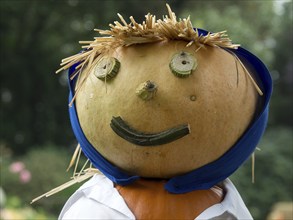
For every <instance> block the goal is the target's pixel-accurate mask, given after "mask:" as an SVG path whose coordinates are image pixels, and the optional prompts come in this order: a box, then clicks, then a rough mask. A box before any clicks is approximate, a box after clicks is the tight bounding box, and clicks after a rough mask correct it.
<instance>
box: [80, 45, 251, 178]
mask: <svg viewBox="0 0 293 220" xmlns="http://www.w3.org/2000/svg"><path fill="white" fill-rule="evenodd" d="M196 50H197V47H196V46H194V45H192V46H190V47H186V42H184V41H179V40H176V41H175V40H174V41H172V40H169V41H162V42H156V43H150V44H141V45H131V46H129V47H123V46H121V47H118V48H116V49H114V50H113V51H112V52H109V53H107V54H104V55H103V57H105V58H111V60H117V61H119V70H118V71H117V69H116V70H115V71H116V72H115V74H112V76H111V78H109V79H108V78H106V79H102V80H101V79H100V78H98V77H97V71H100V70H97V68H93V69H92V71H91V72H90V75H89V76H88V77H87V78H86V79H85V82H84V84H83V85H82V87H81V88H80V91H79V93H78V94H77V96H76V109H77V114H78V118H79V122H80V125H81V128H82V130H83V132H84V134H85V136H86V137H87V139H88V140H89V142H90V143H91V144H92V145H93V146H94V147H95V148H96V149H97V151H98V152H99V153H100V154H101V155H103V156H104V157H105V158H106V159H107V160H108V161H110V162H111V163H112V164H114V165H115V166H117V167H119V168H121V169H122V170H124V171H126V172H127V173H129V174H135V175H140V176H143V177H155V178H170V177H173V176H176V175H180V174H184V173H186V172H188V171H191V170H194V169H196V168H198V167H201V166H203V165H205V164H207V163H209V162H212V161H214V160H216V159H217V158H219V157H220V156H221V155H223V154H224V153H225V152H226V151H227V150H228V149H229V148H230V147H231V146H233V145H234V144H235V142H236V141H237V140H238V139H239V137H240V136H241V135H242V134H243V132H244V131H245V130H246V128H247V127H248V125H249V123H250V121H251V119H252V117H253V114H254V112H255V108H256V102H257V93H256V90H255V88H254V87H253V85H252V83H251V80H249V78H248V76H247V74H246V73H245V71H244V69H243V68H242V66H241V65H240V63H239V62H238V61H237V60H236V59H235V57H234V56H233V55H231V54H230V53H228V52H227V51H225V50H224V49H221V48H219V47H209V46H207V47H206V48H204V49H200V50H198V51H196ZM182 53H183V54H188V56H189V58H190V59H191V60H194V62H195V63H196V65H192V67H191V72H190V74H187V76H184V77H180V76H179V77H178V75H176V74H174V72H172V69H171V65H172V60H174V56H175V57H176V56H177V55H178V54H182ZM176 54H177V55H176ZM112 58H115V59H112ZM109 60H110V59H109ZM175 61H176V60H175ZM187 61H188V60H187ZM176 62H179V61H176ZM237 63H238V64H237ZM110 64H111V63H110ZM110 64H109V65H110ZM97 65H99V64H97ZM176 65H177V64H176ZM182 65H184V63H182ZM176 67H178V65H177V66H176ZM105 68H107V67H106V65H105ZM98 69H99V68H98ZM187 69H188V68H187ZM183 70H184V71H186V69H184V68H183ZM183 70H182V71H183ZM84 77H85V76H84V75H83V74H82V73H81V75H80V78H79V80H83V78H84ZM146 82H151V85H148V86H149V87H150V88H152V87H156V92H155V93H154V94H152V96H151V97H150V98H148V99H144V98H142V97H141V96H139V95H138V92H137V91H138V90H139V89H140V88H141V85H142V84H143V83H146ZM113 117H116V118H118V117H121V119H122V121H121V123H123V124H124V125H125V126H126V125H127V126H128V127H127V128H128V129H129V130H130V131H131V132H134V133H135V134H134V136H135V137H137V136H139V135H142V136H143V137H145V136H147V137H149V136H151V135H153V136H155V137H158V140H159V142H149V141H147V142H146V144H145V145H144V146H142V145H140V144H137V143H136V142H133V141H131V140H129V137H124V135H125V133H122V135H120V136H119V135H117V132H115V131H114V130H113V128H112V127H113V126H112V127H111V126H110V124H111V120H112V119H113ZM112 123H113V120H112ZM177 128H184V129H185V130H186V129H187V130H188V132H186V133H184V134H182V135H181V136H180V135H179V136H178V137H174V136H176V135H177V134H178V132H177V133H176V132H173V130H174V129H175V130H176V129H177ZM119 129H120V130H121V129H122V128H121V127H118V130H119ZM172 129H173V130H172ZM179 130H180V129H179ZM160 132H163V133H164V132H165V133H167V132H169V134H170V137H171V138H166V137H164V138H161V139H160V137H161V136H162V133H160ZM130 136H131V135H130Z"/></svg>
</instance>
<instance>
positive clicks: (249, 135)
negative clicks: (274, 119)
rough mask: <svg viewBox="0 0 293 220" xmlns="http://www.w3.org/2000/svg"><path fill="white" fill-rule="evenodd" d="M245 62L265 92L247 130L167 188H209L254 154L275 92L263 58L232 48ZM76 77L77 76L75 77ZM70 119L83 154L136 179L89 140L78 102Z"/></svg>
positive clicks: (115, 176)
mask: <svg viewBox="0 0 293 220" xmlns="http://www.w3.org/2000/svg"><path fill="white" fill-rule="evenodd" d="M197 30H198V32H199V34H202V35H206V34H207V33H208V32H207V31H205V30H201V29H197ZM231 51H232V52H233V53H234V54H236V55H237V57H238V58H239V59H241V60H242V61H243V62H244V63H248V64H249V65H250V66H251V67H252V68H253V69H254V74H255V77H256V79H257V82H258V86H259V87H260V88H261V90H262V91H263V93H264V95H263V105H262V107H261V109H260V111H259V113H258V115H257V116H256V117H255V119H254V121H253V122H252V123H251V125H250V127H249V128H248V129H247V130H246V131H245V133H244V134H243V135H242V137H241V138H240V139H239V140H238V141H237V142H236V143H235V144H234V146H232V147H231V148H230V149H229V150H228V151H227V152H226V153H225V154H223V155H222V156H221V157H220V158H218V159H217V160H215V161H213V162H211V163H208V164H206V165H204V166H202V167H200V168H197V169H195V170H193V171H191V172H188V173H186V174H184V175H180V176H176V177H173V178H171V179H170V180H169V181H168V182H167V183H166V184H165V189H166V190H167V191H169V192H171V193H186V192H190V191H193V190H199V189H209V188H211V187H212V186H214V185H216V184H217V183H219V182H221V181H222V180H224V179H226V178H227V177H229V176H230V175H231V174H232V173H233V172H235V171H236V170H237V169H238V168H239V167H240V166H241V165H242V164H243V163H244V162H245V161H246V160H247V159H248V157H249V156H250V155H251V154H252V153H253V151H254V150H255V148H256V145H257V144H258V142H259V141H260V139H261V137H262V135H263V133H264V130H265V127H266V124H267V120H268V112H269V100H270V97H271V93H272V80H271V77H270V74H269V71H268V70H267V68H266V66H265V65H264V64H263V63H262V61H261V60H260V59H258V58H257V57H256V56H254V55H253V54H251V53H250V52H249V51H247V50H245V49H244V48H241V47H239V48H238V49H236V50H235V49H233V50H231ZM77 65H78V64H76V65H74V66H72V67H71V68H70V69H69V71H68V74H69V79H70V76H71V75H72V74H73V73H74V71H75V68H76V66H77ZM75 78H77V77H75ZM74 86H75V80H69V87H70V94H69V102H71V100H72V97H73V96H74ZM69 115H70V121H71V125H72V129H73V132H74V134H75V136H76V138H77V140H78V142H79V143H80V146H81V148H82V151H83V153H84V154H85V155H86V157H88V159H89V160H90V161H91V162H92V164H93V165H94V166H95V167H96V168H97V169H99V170H100V171H101V172H102V173H103V174H104V175H105V176H107V177H108V178H109V179H110V180H112V181H113V182H114V183H117V184H120V185H127V184H130V183H132V182H133V181H135V180H137V179H138V178H139V176H130V175H128V174H127V173H124V172H123V171H121V170H120V169H119V168H118V167H116V166H114V165H113V164H111V163H110V162H109V161H107V160H106V159H105V158H104V157H103V156H102V155H101V154H100V153H99V152H98V151H97V150H96V149H95V148H94V147H93V146H92V145H91V143H90V142H89V141H88V140H87V138H86V136H85V135H84V133H83V131H82V129H81V126H80V124H79V120H78V116H77V113H76V108H75V103H73V105H72V106H71V107H69Z"/></svg>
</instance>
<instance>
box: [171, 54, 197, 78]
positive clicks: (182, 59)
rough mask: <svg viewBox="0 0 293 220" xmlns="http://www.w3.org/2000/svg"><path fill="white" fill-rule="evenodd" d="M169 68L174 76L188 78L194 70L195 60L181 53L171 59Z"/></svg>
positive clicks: (190, 55) (191, 56)
mask: <svg viewBox="0 0 293 220" xmlns="http://www.w3.org/2000/svg"><path fill="white" fill-rule="evenodd" d="M169 67H170V69H171V71H172V73H173V74H174V75H175V76H177V77H180V78H184V77H188V76H189V75H190V74H191V73H192V71H193V70H195V69H196V67H197V60H196V59H195V57H194V56H193V55H192V54H190V53H188V52H185V51H182V52H180V53H176V54H175V55H174V56H173V57H172V59H171V62H170V64H169Z"/></svg>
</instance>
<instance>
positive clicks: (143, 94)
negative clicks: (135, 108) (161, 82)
mask: <svg viewBox="0 0 293 220" xmlns="http://www.w3.org/2000/svg"><path fill="white" fill-rule="evenodd" d="M157 90H158V86H157V85H156V83H155V82H152V81H150V80H148V81H145V82H143V83H141V84H139V86H138V87H137V89H136V95H137V96H138V97H139V98H141V99H142V100H144V101H148V100H151V99H152V98H154V97H155V95H156V93H157Z"/></svg>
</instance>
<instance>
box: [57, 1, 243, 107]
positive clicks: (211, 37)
mask: <svg viewBox="0 0 293 220" xmlns="http://www.w3.org/2000/svg"><path fill="white" fill-rule="evenodd" d="M166 6H167V11H168V15H166V16H164V17H163V20H161V19H159V20H157V19H156V16H154V15H152V14H150V13H148V14H147V15H146V16H145V21H143V23H142V24H139V23H137V22H136V21H135V19H134V18H133V17H132V16H131V17H130V18H129V19H130V23H127V22H126V20H125V19H124V18H123V16H122V15H120V14H119V13H118V17H119V19H120V22H119V21H115V22H114V23H113V24H109V27H110V29H109V30H101V29H94V31H96V32H98V33H99V34H100V35H101V36H100V37H95V38H94V40H93V41H80V42H79V43H80V44H82V45H83V46H82V48H84V49H85V50H84V51H83V52H81V53H78V54H76V55H73V56H70V57H67V58H65V59H63V60H62V62H61V66H62V67H61V68H60V69H58V70H57V71H56V73H59V72H62V71H64V70H66V69H68V68H70V67H71V66H73V65H74V64H76V63H80V64H79V65H78V66H77V67H76V70H77V72H76V74H75V75H74V77H75V76H77V75H78V73H80V72H81V69H82V70H83V71H82V72H83V73H85V74H86V75H88V74H87V72H89V71H90V70H91V69H92V68H90V67H91V66H92V65H93V63H95V62H94V61H95V60H96V59H97V58H99V57H100V55H101V54H103V55H106V54H107V53H108V52H110V51H111V50H114V49H115V48H117V47H120V46H131V45H133V44H145V43H154V42H158V41H167V40H183V41H186V42H187V44H186V46H187V47H189V46H191V45H193V44H194V45H196V46H197V47H198V48H197V49H196V51H198V50H199V49H200V48H202V47H204V46H205V45H208V46H211V47H221V48H232V49H237V48H238V47H239V46H240V45H239V44H233V43H232V42H231V40H230V39H229V38H228V35H227V34H226V31H221V32H218V33H208V34H207V35H206V36H203V35H199V33H198V31H197V29H194V28H193V26H192V23H191V21H190V17H189V16H188V17H187V18H184V19H179V20H177V17H176V14H175V13H174V12H173V11H172V10H171V8H170V6H169V5H168V4H166ZM74 77H72V78H74ZM81 85H82V83H80V84H79V85H78V87H79V86H81ZM77 90H78V89H77ZM73 101H74V99H73V100H72V102H73Z"/></svg>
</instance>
